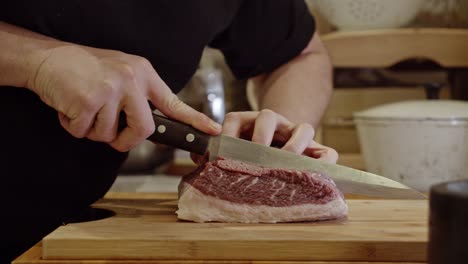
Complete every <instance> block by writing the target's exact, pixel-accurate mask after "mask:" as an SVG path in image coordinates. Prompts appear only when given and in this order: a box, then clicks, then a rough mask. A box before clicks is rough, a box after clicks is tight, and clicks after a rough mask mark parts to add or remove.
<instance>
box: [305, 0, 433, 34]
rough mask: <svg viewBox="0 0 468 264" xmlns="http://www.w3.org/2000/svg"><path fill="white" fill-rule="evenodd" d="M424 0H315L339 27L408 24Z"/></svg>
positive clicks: (387, 26)
mask: <svg viewBox="0 0 468 264" xmlns="http://www.w3.org/2000/svg"><path fill="white" fill-rule="evenodd" d="M423 3H424V0H315V1H314V2H313V4H314V6H315V7H316V8H317V9H318V10H319V12H320V13H321V14H322V15H323V16H324V17H325V18H326V19H327V20H328V21H329V22H330V23H331V24H333V25H334V26H335V27H337V28H338V29H339V30H364V29H381V28H398V27H402V26H405V25H407V24H408V23H409V22H411V20H412V19H413V18H415V16H416V15H417V14H418V12H419V10H420V9H421V6H422V4H423Z"/></svg>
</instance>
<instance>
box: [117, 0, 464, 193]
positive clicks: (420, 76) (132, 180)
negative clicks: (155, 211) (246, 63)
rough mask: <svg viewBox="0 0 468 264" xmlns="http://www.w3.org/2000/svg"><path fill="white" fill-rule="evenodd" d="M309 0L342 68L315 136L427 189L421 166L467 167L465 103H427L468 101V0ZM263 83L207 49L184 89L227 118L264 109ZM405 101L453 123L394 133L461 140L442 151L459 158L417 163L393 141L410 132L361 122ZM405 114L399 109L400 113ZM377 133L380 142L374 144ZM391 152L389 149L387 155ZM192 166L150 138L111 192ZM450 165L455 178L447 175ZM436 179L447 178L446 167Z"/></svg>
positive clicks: (352, 159)
mask: <svg viewBox="0 0 468 264" xmlns="http://www.w3.org/2000/svg"><path fill="white" fill-rule="evenodd" d="M306 2H307V4H308V7H309V9H310V11H311V12H312V13H313V14H314V17H315V18H316V24H317V30H318V32H319V33H320V34H321V36H322V39H323V41H324V42H325V45H326V46H327V48H328V50H329V52H330V56H331V58H332V62H333V66H334V87H335V91H334V95H333V98H332V100H331V103H330V105H329V108H328V111H327V113H326V115H325V116H324V118H323V120H322V123H321V125H320V127H319V128H318V129H317V133H316V137H315V139H316V140H317V141H318V142H321V143H322V144H325V145H327V146H330V147H333V148H335V149H336V150H337V151H338V152H339V153H340V160H339V162H338V163H339V164H342V165H345V166H350V167H353V168H357V169H362V170H370V171H373V172H375V173H379V174H382V175H384V176H388V177H393V178H395V177H396V178H397V179H398V180H400V181H409V182H410V184H412V185H413V186H417V188H420V189H425V188H427V186H426V185H424V184H423V185H421V183H420V181H426V182H427V179H425V178H424V177H423V176H424V175H415V174H427V173H428V171H434V166H436V167H437V168H438V169H442V172H440V171H438V172H437V173H438V175H439V174H444V173H445V174H444V175H445V176H444V177H452V176H453V177H463V175H467V174H468V173H467V171H465V170H467V167H466V166H467V165H464V164H468V153H467V152H468V132H466V131H467V130H468V125H467V122H468V121H467V118H468V117H467V116H465V115H464V114H463V113H464V112H465V110H466V109H467V108H464V107H465V106H466V105H456V106H453V105H444V106H443V108H444V109H445V113H446V115H445V116H440V115H439V113H440V112H441V107H442V106H440V105H435V106H434V104H432V105H427V104H426V101H427V102H434V101H444V100H449V101H457V102H463V101H466V100H468V77H467V76H468V70H467V69H468V51H467V49H468V29H467V28H468V16H467V14H468V0H306ZM255 91H256V88H255V87H253V85H252V84H251V83H250V82H249V81H248V80H236V79H235V78H234V77H233V75H232V73H231V72H230V70H229V68H228V67H227V65H226V64H225V63H224V59H223V56H222V54H221V53H220V52H218V51H217V50H214V49H209V48H207V49H206V50H205V52H204V54H203V57H202V60H201V62H200V65H199V69H198V71H197V72H196V74H195V75H194V77H193V78H192V80H191V81H190V82H189V83H188V84H187V87H186V88H185V89H183V90H182V92H180V94H179V96H180V98H181V99H182V100H183V101H185V102H187V103H188V104H190V105H191V106H193V107H194V108H196V109H198V110H200V111H203V112H204V113H206V114H208V115H210V116H211V117H213V118H214V119H215V120H217V121H219V122H222V120H223V118H224V115H225V113H228V112H230V111H242V110H256V109H257V104H256V100H255V94H256V92H255ZM194 94H196V95H197V96H194ZM405 101H414V102H417V103H420V104H419V105H417V106H416V107H411V106H410V107H409V108H408V110H407V112H408V113H409V114H410V115H412V118H413V119H412V120H413V121H415V120H416V121H418V122H419V124H420V125H426V124H423V123H421V120H428V119H434V118H435V119H438V120H441V121H447V120H448V121H447V122H448V123H443V124H441V123H438V124H436V125H434V124H428V125H429V127H428V128H427V129H426V128H425V130H430V131H432V132H433V133H432V134H430V135H423V134H421V133H423V132H421V131H418V132H414V131H408V130H406V131H405V130H404V129H405V128H408V127H411V123H404V124H403V125H402V124H400V127H395V129H396V130H395V131H396V132H394V133H392V136H395V135H397V136H399V137H401V138H409V137H410V136H411V133H418V135H413V136H416V137H419V138H426V139H427V142H420V143H419V144H422V145H425V144H429V143H428V142H429V141H430V140H436V141H444V140H446V139H448V138H451V139H453V140H454V141H453V142H452V141H451V142H446V143H445V144H443V146H449V145H450V148H451V149H447V150H444V149H443V148H444V147H438V150H440V152H438V153H437V155H436V156H437V157H441V156H444V155H445V156H448V157H450V156H452V157H457V158H451V160H450V162H451V163H450V162H449V163H450V164H449V165H447V164H448V163H447V162H446V161H444V160H441V159H440V158H437V157H436V158H434V157H433V156H427V155H426V156H424V157H423V156H421V157H419V159H420V160H422V161H421V162H420V160H418V161H412V162H413V163H415V162H419V163H418V166H419V167H418V170H416V171H415V170H414V169H411V168H410V167H411V166H410V165H408V164H402V163H403V162H402V161H401V159H400V160H398V159H397V158H395V157H397V156H400V157H402V159H403V160H408V159H409V158H408V157H406V156H405V155H411V156H415V155H418V154H414V153H412V154H409V152H408V151H405V150H404V148H403V147H401V146H399V147H398V148H396V149H395V150H390V148H386V147H385V144H387V145H388V144H390V143H389V142H391V140H397V141H398V142H403V141H399V140H400V139H401V138H393V139H392V138H391V136H387V137H386V138H385V137H384V138H383V139H382V138H379V137H380V136H385V135H383V134H379V135H373V134H372V133H380V132H375V131H374V132H372V131H371V132H368V131H366V130H365V128H362V129H360V128H358V123H359V122H357V121H356V118H355V116H354V114H355V113H358V112H361V111H364V110H369V109H373V108H374V107H378V106H386V105H388V104H390V103H402V102H405ZM402 107H403V108H402ZM404 107H406V106H401V107H397V108H398V109H405V108H404ZM452 108H453V109H452ZM391 111H392V110H391V108H389V110H386V113H387V116H386V118H387V119H388V118H391V117H392V116H391V114H392V113H391ZM405 111H406V110H405ZM410 112H411V113H410ZM466 112H467V113H468V111H466ZM399 114H400V115H401V113H399ZM431 115H435V116H436V117H434V116H431ZM406 117H407V116H405V115H403V116H399V118H400V119H404V118H406ZM444 118H447V120H443V119H444ZM406 121H411V120H406ZM406 121H405V122H406ZM455 123H456V124H455ZM447 124H449V125H447ZM365 125H366V124H364V125H363V127H365ZM384 125H385V126H387V127H388V126H392V125H394V124H384ZM431 125H433V126H431ZM451 125H454V127H451ZM374 126H375V125H374ZM440 126H445V127H447V126H450V128H449V130H447V131H439V130H437V128H436V127H440ZM419 127H421V126H419ZM401 129H403V130H401ZM434 131H435V132H434ZM360 133H361V134H360ZM363 133H364V134H365V136H364V134H363ZM369 133H370V134H369ZM451 133H453V134H451ZM434 134H437V135H435V136H434ZM369 138H372V140H373V141H372V142H370V141H369ZM379 140H380V141H379ZM413 141H414V140H413ZM405 144H406V143H405ZM397 145H398V144H397ZM456 145H458V146H459V148H458V150H454V147H453V146H456ZM441 148H442V149H441ZM381 149H387V151H382V150H381ZM379 150H380V152H379ZM389 151H394V152H392V153H388V152H389ZM444 151H445V152H444ZM383 152H386V153H385V155H386V156H385V155H384V154H382V153H383ZM427 152H428V151H427V149H426V151H424V150H422V149H418V152H417V153H427ZM379 153H380V154H379ZM379 155H380V156H379ZM382 155H383V156H382ZM434 155H435V154H434ZM371 156H373V157H374V158H372V157H371ZM377 159H380V160H377ZM382 159H384V161H382ZM388 160H391V162H387V163H388V164H391V166H393V167H392V169H388V168H385V164H383V163H382V162H385V161H388ZM398 162H399V163H398ZM424 162H426V163H427V164H423V163H424ZM454 162H458V163H454ZM413 163H411V164H413ZM433 163H435V164H433ZM431 164H432V165H431ZM404 166H406V167H405V168H403V167H404ZM408 166H409V167H408ZM431 166H432V167H431ZM444 166H450V168H446V167H444ZM454 168H455V169H454ZM193 169H194V164H193V162H191V160H190V158H189V154H188V153H186V152H184V151H180V150H174V149H172V148H170V147H167V146H163V145H154V144H152V143H149V142H145V143H143V144H142V145H140V146H138V147H137V148H136V149H134V150H132V151H131V153H130V157H129V159H128V161H127V162H126V164H125V166H124V168H123V171H122V175H121V176H119V177H118V180H117V181H116V183H115V184H114V186H113V187H112V189H111V191H130V192H133V191H137V192H147V191H148V192H151V191H176V186H177V183H178V181H179V179H180V176H181V175H183V174H185V173H188V172H190V171H191V170H193ZM447 172H450V175H452V176H447ZM431 177H432V178H431ZM464 177H467V176H464ZM414 178H416V179H414ZM429 178H431V179H432V180H433V181H438V180H441V178H437V175H436V176H430V177H429ZM429 182H430V181H429Z"/></svg>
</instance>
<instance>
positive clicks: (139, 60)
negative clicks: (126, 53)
mask: <svg viewBox="0 0 468 264" xmlns="http://www.w3.org/2000/svg"><path fill="white" fill-rule="evenodd" d="M134 61H135V64H136V65H138V66H139V67H143V68H152V67H153V65H151V63H150V62H149V60H147V59H146V58H144V57H141V56H135V57H134Z"/></svg>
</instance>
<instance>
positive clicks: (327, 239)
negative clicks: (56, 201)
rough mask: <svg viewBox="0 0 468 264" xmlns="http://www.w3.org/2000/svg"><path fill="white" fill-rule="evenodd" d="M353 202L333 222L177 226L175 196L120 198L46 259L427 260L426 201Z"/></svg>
mask: <svg viewBox="0 0 468 264" xmlns="http://www.w3.org/2000/svg"><path fill="white" fill-rule="evenodd" d="M347 203H348V205H349V216H348V217H347V218H346V219H340V220H333V221H322V222H303V223H282V224H228V223H193V222H186V221H180V220H177V218H176V215H175V210H176V208H177V195H176V194H159V195H151V194H147V195H140V196H138V198H135V197H130V196H125V195H123V196H122V195H118V194H116V195H114V196H107V197H106V198H104V199H102V200H101V201H99V202H97V203H95V204H94V205H93V207H94V208H101V209H106V210H110V211H113V212H114V213H115V215H114V216H112V217H109V218H105V219H101V220H95V221H87V222H80V223H72V224H67V225H63V226H61V227H59V228H58V229H56V230H55V231H54V232H52V233H50V234H49V235H48V236H46V237H45V238H44V239H43V240H42V253H41V255H42V256H41V259H42V260H43V261H47V260H51V261H53V260H70V261H72V260H108V261H112V260H116V261H124V260H129V261H130V260H132V261H137V260H141V261H152V260H165V261H170V260H172V261H174V260H180V261H190V260H193V261H216V260H223V261H324V263H335V262H340V261H342V262H348V261H360V262H424V261H426V246H427V239H428V228H427V224H428V223H427V221H428V219H427V214H428V211H427V207H428V205H427V200H382V199H379V200H369V199H347ZM18 263H19V262H18ZM51 263H52V262H51ZM54 263H55V262H54ZM70 263H73V262H70ZM80 263H81V262H80ZM83 263H85V262H83ZM93 263H94V262H93ZM106 263H111V262H107V261H106ZM145 263H146V262H145ZM311 263H312V262H311Z"/></svg>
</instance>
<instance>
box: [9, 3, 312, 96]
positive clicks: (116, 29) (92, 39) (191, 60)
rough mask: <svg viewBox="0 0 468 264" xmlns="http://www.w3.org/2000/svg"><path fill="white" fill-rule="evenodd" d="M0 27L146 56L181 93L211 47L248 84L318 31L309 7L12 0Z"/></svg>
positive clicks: (276, 64)
mask: <svg viewBox="0 0 468 264" xmlns="http://www.w3.org/2000/svg"><path fill="white" fill-rule="evenodd" d="M0 20H2V21H5V22H7V23H10V24H14V25H17V26H20V27H24V28H27V29H30V30H32V31H35V32H38V33H41V34H44V35H47V36H50V37H53V38H56V39H60V40H63V41H68V42H72V43H77V44H82V45H87V46H92V47H98V48H104V49H114V50H119V51H123V52H126V53H130V54H135V55H140V56H143V57H145V58H147V59H148V60H149V61H150V62H151V63H152V64H153V67H154V68H155V69H156V71H157V72H158V73H159V75H160V76H161V78H162V79H163V80H164V81H165V82H166V83H167V84H168V85H169V87H171V89H173V91H174V92H178V91H179V90H180V89H181V88H182V87H183V86H184V85H185V84H186V83H187V81H188V80H189V79H190V78H191V76H192V75H193V73H194V72H195V70H196V68H197V66H198V63H199V60H200V57H201V54H202V51H203V48H204V47H205V46H211V47H213V48H217V49H220V50H221V51H222V52H223V54H224V55H225V58H226V62H227V64H228V65H229V67H230V68H231V70H232V71H233V73H234V75H235V76H236V77H237V78H240V79H242V78H248V77H252V76H255V75H258V74H260V73H265V72H269V71H272V70H273V69H275V68H276V67H278V66H280V65H281V64H283V63H285V62H287V61H288V60H290V59H291V58H293V57H295V56H296V55H298V54H299V53H300V52H301V51H302V49H304V48H305V46H306V45H307V43H308V41H309V40H310V38H311V37H312V34H313V32H314V30H315V24H314V20H313V18H312V16H311V15H310V13H309V12H308V9H307V6H306V5H305V3H304V2H303V0H244V1H242V0H190V1H184V0H166V1H163V0H159V1H157V0H136V1H135V0H126V1H124V0H117V1H116V0H97V1H84V0H67V1H63V0H44V1H29V0H5V1H2V3H1V4H0Z"/></svg>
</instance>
